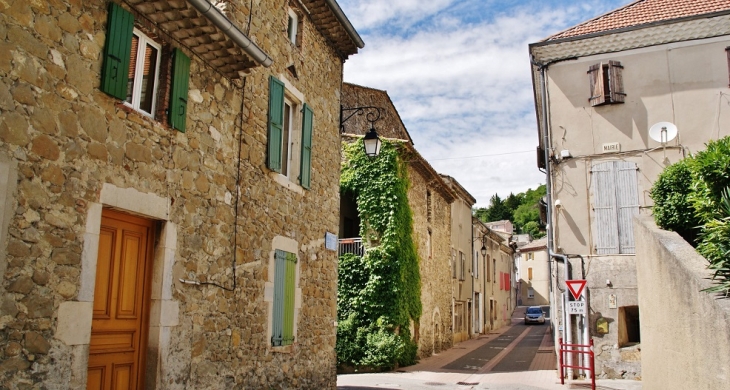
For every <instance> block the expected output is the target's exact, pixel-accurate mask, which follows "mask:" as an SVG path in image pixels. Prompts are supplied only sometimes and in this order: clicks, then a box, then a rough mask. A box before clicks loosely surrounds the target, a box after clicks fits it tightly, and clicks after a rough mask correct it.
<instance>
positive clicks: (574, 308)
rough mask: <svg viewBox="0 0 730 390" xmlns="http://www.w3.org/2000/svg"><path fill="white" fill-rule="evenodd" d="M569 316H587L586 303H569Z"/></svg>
mask: <svg viewBox="0 0 730 390" xmlns="http://www.w3.org/2000/svg"><path fill="white" fill-rule="evenodd" d="M568 314H586V303H585V302H584V301H571V302H568Z"/></svg>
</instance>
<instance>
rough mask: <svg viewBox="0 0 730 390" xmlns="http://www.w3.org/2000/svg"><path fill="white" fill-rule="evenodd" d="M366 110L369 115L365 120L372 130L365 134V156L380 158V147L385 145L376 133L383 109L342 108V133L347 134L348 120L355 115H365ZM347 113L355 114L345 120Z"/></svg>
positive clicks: (373, 107) (370, 107) (366, 107)
mask: <svg viewBox="0 0 730 390" xmlns="http://www.w3.org/2000/svg"><path fill="white" fill-rule="evenodd" d="M365 110H368V113H367V115H365V119H366V120H367V121H368V122H370V130H369V131H368V132H367V133H366V134H365V137H364V138H363V145H364V146H365V154H366V155H367V156H368V157H378V155H379V154H380V147H381V146H382V145H383V143H382V142H381V141H380V137H378V132H377V131H375V122H376V121H378V120H380V110H382V108H380V107H375V106H362V107H353V108H344V107H342V106H340V132H341V133H344V132H345V122H347V120H348V119H350V118H352V116H353V115H355V114H358V115H362V114H364V113H365ZM345 111H354V112H353V113H352V114H350V115H348V116H347V117H344V118H343V115H344V113H345Z"/></svg>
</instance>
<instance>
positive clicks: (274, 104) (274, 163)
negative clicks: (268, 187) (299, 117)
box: [268, 76, 284, 173]
mask: <svg viewBox="0 0 730 390" xmlns="http://www.w3.org/2000/svg"><path fill="white" fill-rule="evenodd" d="M283 127H284V83H282V82H281V81H279V80H277V79H276V77H274V76H271V77H270V78H269V139H268V141H269V147H268V150H269V158H268V163H269V164H268V165H269V169H271V170H272V171H276V172H279V173H281V142H282V136H283V131H284V129H283Z"/></svg>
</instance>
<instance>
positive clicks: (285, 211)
mask: <svg viewBox="0 0 730 390" xmlns="http://www.w3.org/2000/svg"><path fill="white" fill-rule="evenodd" d="M244 3H245V4H244ZM287 4H288V3H287V2H284V1H264V2H260V3H257V8H255V9H254V10H253V18H252V23H251V31H250V36H251V37H252V39H253V40H254V41H255V42H256V43H257V45H259V46H260V47H261V48H262V49H263V50H264V51H265V52H267V53H269V54H270V55H271V56H272V57H274V64H273V65H272V66H271V68H261V67H259V68H256V69H254V70H253V71H252V72H251V74H250V75H249V76H247V77H246V80H245V82H243V83H242V82H241V81H240V80H238V81H231V80H228V79H225V78H223V77H221V76H220V75H219V73H218V72H217V71H216V70H214V69H213V68H211V67H210V66H209V65H208V64H206V63H203V62H201V61H200V60H199V58H197V57H196V56H191V58H192V63H191V71H190V80H189V81H190V86H189V95H188V116H187V129H186V132H185V133H180V132H177V131H175V130H172V129H170V128H169V127H168V126H167V125H166V124H165V123H161V122H158V121H156V120H154V119H151V118H149V117H147V116H144V115H141V114H139V113H137V112H135V111H134V110H131V109H129V108H127V107H126V106H124V105H123V104H121V103H120V102H119V101H118V100H116V99H114V98H112V97H110V96H108V95H106V94H104V93H102V92H101V91H100V90H99V89H98V86H99V83H100V69H101V64H102V58H101V57H102V56H101V52H102V51H103V47H104V40H105V35H106V31H105V29H106V18H107V12H106V9H107V2H106V1H102V0H88V1H83V2H82V1H78V0H52V1H31V2H27V1H21V0H14V1H13V0H11V1H6V2H3V3H0V11H1V12H0V75H1V76H2V78H1V79H0V156H7V157H3V158H0V164H2V165H3V167H4V166H6V165H7V166H10V167H11V168H10V169H9V170H7V171H8V172H10V173H9V174H10V176H8V177H9V182H10V183H11V184H12V185H10V186H8V187H7V188H8V189H11V188H17V190H15V191H12V193H10V194H9V196H7V200H8V202H5V203H3V202H0V216H3V217H2V218H0V222H2V223H3V226H1V227H2V230H0V231H5V229H7V232H8V234H7V237H5V236H0V238H3V239H4V241H3V242H2V243H0V248H2V250H4V251H5V252H6V257H5V259H4V261H2V260H3V257H2V256H0V261H2V264H0V270H3V269H6V270H5V272H4V275H3V276H2V283H0V292H2V293H3V294H2V295H3V301H2V305H1V306H0V340H2V341H0V345H2V350H1V351H0V373H1V374H2V375H0V387H3V388H31V387H33V388H35V387H39V386H41V384H42V386H44V387H45V388H49V389H67V388H82V387H85V383H86V365H87V359H88V346H89V338H88V337H89V332H90V323H91V313H92V311H91V310H92V309H91V305H90V302H92V301H93V284H94V277H95V267H96V248H95V247H94V243H95V242H96V243H97V244H98V229H99V225H98V223H99V220H100V213H101V210H102V208H103V207H108V206H114V207H115V208H117V209H121V210H122V211H127V212H130V213H134V214H137V215H141V216H144V217H147V218H150V219H153V220H156V221H157V225H158V232H157V238H158V240H157V242H156V245H155V249H154V256H153V257H154V262H155V265H154V269H155V270H157V271H156V274H155V276H154V277H153V280H152V284H153V285H152V300H153V301H154V302H150V305H149V307H151V309H152V310H153V312H152V313H151V316H150V318H151V319H150V342H149V344H150V345H149V347H148V351H147V355H148V359H147V381H148V382H147V383H148V388H153V387H158V388H169V389H184V388H189V389H193V388H194V389H222V388H268V387H279V386H281V387H286V388H312V389H322V388H334V387H335V383H336V377H335V353H334V345H335V327H334V321H335V320H336V279H337V256H336V252H334V251H329V250H326V249H325V247H324V236H325V232H333V233H334V232H337V228H338V220H337V210H338V208H339V195H338V194H339V164H340V156H339V152H338V150H339V145H340V137H339V131H338V120H339V89H340V84H341V71H342V59H341V58H340V57H339V56H337V55H336V54H335V52H334V51H333V49H332V48H331V47H330V46H329V45H328V43H327V42H326V40H325V39H324V38H323V37H322V36H321V35H320V34H319V33H318V32H317V30H316V29H315V28H314V26H312V25H311V23H309V22H308V20H305V22H304V24H303V26H304V28H303V32H302V33H303V39H302V47H301V49H298V48H296V47H294V46H293V45H292V44H291V43H290V42H289V41H288V40H287V37H286V33H285V31H286V22H287V17H286V12H287V11H286V7H287ZM236 5H237V6H236V7H234V9H236V10H239V11H241V12H243V11H246V10H248V2H240V4H236ZM247 17H248V15H242V16H240V18H234V19H240V20H246V19H247ZM161 36H162V35H161ZM166 43H168V44H170V45H173V46H177V45H178V44H177V43H176V42H166ZM182 49H183V50H184V51H185V50H186V49H185V48H184V47H183V48H182ZM187 54H188V55H190V54H191V53H190V52H187ZM291 64H295V65H296V66H297V74H298V77H295V76H294V75H292V74H291V73H289V72H288V71H287V70H286V68H287V67H288V66H289V65H291ZM269 75H275V76H276V77H277V78H280V79H285V80H287V81H288V85H291V86H292V87H293V88H295V89H296V90H298V91H299V92H300V93H301V94H302V95H303V96H304V98H305V99H306V103H307V104H308V105H310V106H311V107H312V109H313V110H314V118H315V122H314V138H313V142H312V145H313V146H312V155H313V158H312V185H311V189H310V190H306V189H302V188H301V187H299V186H297V185H295V184H294V183H287V181H286V180H282V178H281V177H280V176H281V175H278V174H276V173H274V172H271V171H269V170H268V169H267V168H266V165H265V157H266V141H267V128H266V122H267V119H266V118H267V107H268V100H267V99H268V95H269V93H268V88H269V87H268V77H269ZM239 141H240V152H239ZM239 153H240V156H241V160H240V161H239V160H238V156H239ZM5 161H9V163H5ZM239 164H240V169H238V167H239ZM15 167H17V169H15ZM3 169H4V168H3ZM3 172H5V171H3ZM3 172H0V173H3ZM239 175H240V199H237V193H238V191H237V186H236V182H237V178H238V177H239ZM0 182H2V180H1V179H0ZM3 189H5V187H4V188H3ZM149 200H152V202H151V203H148V201H149ZM237 200H238V218H236V207H235V206H236V201H237ZM8 203H9V207H8V206H6V205H5V204H8ZM323 211H324V212H323ZM234 231H237V233H238V234H237V237H234ZM95 237H97V238H96V239H95ZM277 240H278V241H277ZM282 240H283V241H286V242H293V243H294V248H295V251H296V254H297V255H298V259H299V262H298V275H299V280H298V286H297V291H298V292H299V295H298V302H297V304H298V307H299V309H298V317H297V318H295V327H296V334H297V338H296V342H295V345H294V347H292V348H288V349H285V350H276V349H272V347H271V342H270V340H269V339H267V334H270V321H271V313H270V299H271V298H270V297H267V294H266V292H267V291H268V290H267V288H266V286H267V282H269V281H270V280H273V279H272V273H273V271H274V270H273V269H272V268H271V267H270V266H269V259H270V257H271V256H272V253H273V251H274V250H275V249H277V248H276V247H275V246H276V245H277V244H276V242H280V241H282ZM234 242H235V243H236V245H235V247H234ZM0 253H2V251H0ZM233 261H235V262H236V277H237V288H236V290H235V291H233V292H226V291H224V290H222V289H219V288H216V287H213V286H194V285H187V284H181V283H180V282H179V281H178V279H180V278H184V279H188V280H193V281H213V282H216V283H219V284H221V285H223V286H228V287H230V286H232V283H233V276H234V275H233V270H232V263H233ZM267 332H269V333H267Z"/></svg>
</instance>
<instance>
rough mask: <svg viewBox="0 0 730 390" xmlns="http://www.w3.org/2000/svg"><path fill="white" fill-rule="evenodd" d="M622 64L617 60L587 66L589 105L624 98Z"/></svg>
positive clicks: (597, 104) (622, 100)
mask: <svg viewBox="0 0 730 390" xmlns="http://www.w3.org/2000/svg"><path fill="white" fill-rule="evenodd" d="M622 71H623V66H621V63H620V62H618V61H608V62H607V63H603V62H600V63H598V64H594V65H591V66H590V67H589V68H588V80H589V85H590V97H589V98H588V101H589V102H590V104H591V106H600V105H604V104H614V103H623V102H624V101H625V98H626V93H625V92H624V82H623V74H622Z"/></svg>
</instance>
